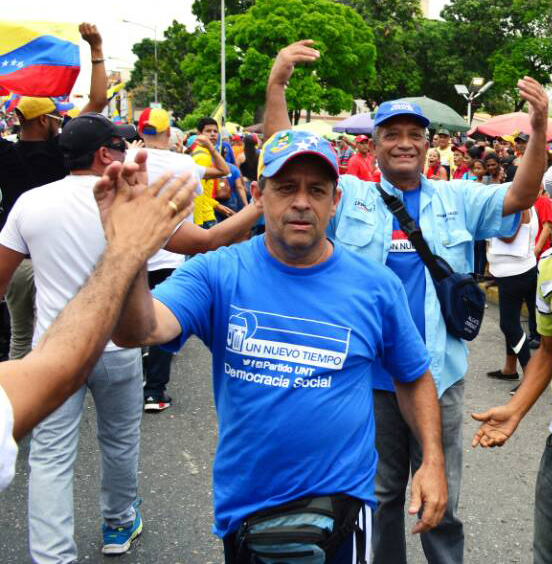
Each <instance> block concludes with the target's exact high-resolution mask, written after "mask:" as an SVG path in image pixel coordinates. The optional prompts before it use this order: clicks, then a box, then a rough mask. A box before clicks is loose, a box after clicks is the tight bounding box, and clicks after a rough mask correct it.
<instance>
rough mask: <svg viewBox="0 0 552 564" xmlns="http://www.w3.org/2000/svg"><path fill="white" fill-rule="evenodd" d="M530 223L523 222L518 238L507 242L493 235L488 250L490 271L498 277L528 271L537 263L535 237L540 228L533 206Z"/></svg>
mask: <svg viewBox="0 0 552 564" xmlns="http://www.w3.org/2000/svg"><path fill="white" fill-rule="evenodd" d="M530 213H531V219H530V221H529V223H522V224H521V225H520V227H519V231H518V234H517V235H516V238H515V239H514V240H513V241H512V242H511V243H505V242H504V241H501V240H500V239H498V238H496V237H493V238H492V239H491V243H490V246H489V251H488V252H487V260H488V261H489V272H490V273H491V274H492V275H493V276H495V277H497V278H503V277H504V276H516V275H517V274H523V273H524V272H527V271H528V270H530V269H531V268H533V267H534V266H536V264H537V257H536V256H535V239H536V237H537V233H538V230H539V220H538V217H537V212H536V211H535V209H534V208H531V210H530Z"/></svg>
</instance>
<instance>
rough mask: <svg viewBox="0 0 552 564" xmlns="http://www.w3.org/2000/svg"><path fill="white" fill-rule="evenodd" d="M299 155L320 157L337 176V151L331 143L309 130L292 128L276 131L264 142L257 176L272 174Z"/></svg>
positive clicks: (336, 176)
mask: <svg viewBox="0 0 552 564" xmlns="http://www.w3.org/2000/svg"><path fill="white" fill-rule="evenodd" d="M299 155H317V156H319V157H321V158H322V159H324V160H325V161H326V162H327V163H328V164H329V165H330V167H331V169H332V171H333V173H334V174H335V178H336V179H337V178H338V176H339V168H338V165H337V153H336V152H335V150H334V148H333V147H332V145H331V143H330V142H329V141H327V140H326V139H324V138H323V137H320V136H319V135H316V134H314V133H310V132H309V131H294V130H292V129H284V130H282V131H278V132H277V133H275V134H274V135H273V136H272V137H271V138H270V139H268V141H267V142H266V143H265V144H264V146H263V148H262V150H261V154H260V155H259V168H258V175H259V177H261V176H264V177H265V178H270V177H271V176H274V175H275V174H277V173H278V171H279V170H280V169H281V168H282V167H283V166H284V165H285V164H286V163H287V162H288V161H290V160H291V159H293V158H295V157H297V156H299Z"/></svg>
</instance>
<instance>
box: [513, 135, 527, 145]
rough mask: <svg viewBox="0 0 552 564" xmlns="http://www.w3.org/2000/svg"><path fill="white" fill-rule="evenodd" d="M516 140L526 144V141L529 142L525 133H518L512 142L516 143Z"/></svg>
mask: <svg viewBox="0 0 552 564" xmlns="http://www.w3.org/2000/svg"><path fill="white" fill-rule="evenodd" d="M518 139H519V140H520V141H524V142H525V143H527V141H529V135H527V133H518V135H516V138H515V139H514V141H517V140H518Z"/></svg>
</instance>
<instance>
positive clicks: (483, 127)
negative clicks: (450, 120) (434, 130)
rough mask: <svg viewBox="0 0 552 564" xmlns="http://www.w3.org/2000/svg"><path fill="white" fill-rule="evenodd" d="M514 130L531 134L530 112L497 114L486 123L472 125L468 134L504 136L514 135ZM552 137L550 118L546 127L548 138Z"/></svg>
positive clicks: (551, 121) (548, 139) (551, 120)
mask: <svg viewBox="0 0 552 564" xmlns="http://www.w3.org/2000/svg"><path fill="white" fill-rule="evenodd" d="M514 132H521V133H528V134H529V135H531V133H533V129H532V128H531V124H530V123H529V114H526V113H523V112H515V113H512V114H503V115H501V116H495V117H494V118H491V119H490V120H489V121H486V122H485V123H481V124H479V125H477V126H475V127H472V128H471V129H470V130H469V131H468V135H473V134H474V133H482V134H483V135H488V136H489V137H502V136H503V135H512V133H514ZM551 139H552V119H550V118H548V127H547V129H546V140H547V141H550V140H551Z"/></svg>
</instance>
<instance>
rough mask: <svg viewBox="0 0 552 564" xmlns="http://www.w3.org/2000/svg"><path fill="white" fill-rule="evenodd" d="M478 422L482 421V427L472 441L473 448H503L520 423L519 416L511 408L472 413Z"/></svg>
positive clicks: (496, 408) (505, 407)
mask: <svg viewBox="0 0 552 564" xmlns="http://www.w3.org/2000/svg"><path fill="white" fill-rule="evenodd" d="M472 417H473V418H474V419H475V420H476V421H481V422H482V424H481V427H479V430H478V431H477V432H476V433H475V435H474V436H473V439H472V443H471V444H472V447H476V446H477V445H479V446H482V447H490V448H492V447H495V446H498V447H500V446H502V445H503V444H504V443H505V442H506V441H507V440H508V439H509V438H510V437H511V436H512V435H513V434H514V431H515V430H516V429H517V426H518V425H519V422H520V417H519V414H518V413H517V411H516V410H514V409H512V408H510V407H509V406H507V405H505V406H499V407H493V408H491V409H489V410H487V411H485V412H484V413H472Z"/></svg>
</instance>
